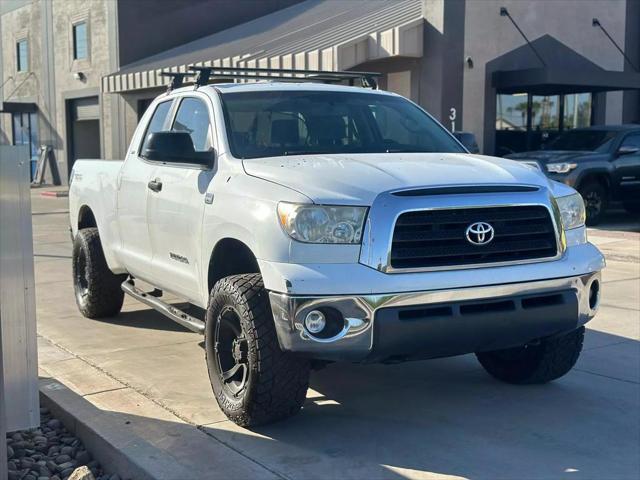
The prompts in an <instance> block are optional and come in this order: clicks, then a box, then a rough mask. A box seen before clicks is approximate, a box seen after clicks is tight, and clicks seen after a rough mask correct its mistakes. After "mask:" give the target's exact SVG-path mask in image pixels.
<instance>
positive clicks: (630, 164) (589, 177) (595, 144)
mask: <svg viewBox="0 0 640 480" xmlns="http://www.w3.org/2000/svg"><path fill="white" fill-rule="evenodd" d="M507 158H510V159H512V160H519V161H522V162H527V163H535V164H536V165H537V166H538V167H539V168H540V169H541V170H542V171H543V172H545V173H546V175H547V176H548V177H549V178H552V179H553V180H557V181H559V182H563V183H566V184H567V185H570V186H572V187H573V188H575V189H576V190H578V191H579V192H580V193H581V194H582V197H583V198H584V201H585V205H586V209H587V225H596V224H597V223H598V222H600V220H601V219H602V216H603V214H604V212H605V210H606V209H607V206H608V204H609V202H610V201H611V200H619V201H622V202H623V204H624V206H625V208H626V209H627V210H628V211H629V212H632V213H636V214H637V213H640V125H616V126H594V127H589V128H579V129H575V130H569V131H567V132H564V133H562V134H561V135H559V136H558V137H556V138H555V139H554V140H553V141H551V142H550V143H549V144H548V145H547V146H546V147H545V149H544V150H537V151H532V152H522V153H514V154H511V155H508V156H507Z"/></svg>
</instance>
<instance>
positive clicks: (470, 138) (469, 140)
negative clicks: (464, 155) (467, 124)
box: [453, 132, 480, 153]
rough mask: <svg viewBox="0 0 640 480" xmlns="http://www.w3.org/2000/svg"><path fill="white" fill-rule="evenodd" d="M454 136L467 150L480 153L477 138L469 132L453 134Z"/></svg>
mask: <svg viewBox="0 0 640 480" xmlns="http://www.w3.org/2000/svg"><path fill="white" fill-rule="evenodd" d="M453 136H454V137H456V138H457V139H458V141H459V142H460V143H461V144H462V145H463V146H464V147H465V148H466V149H467V150H469V152H470V153H480V149H479V148H478V142H477V141H476V136H475V135H474V134H473V133H469V132H453Z"/></svg>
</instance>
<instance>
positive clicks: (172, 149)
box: [142, 132, 214, 166]
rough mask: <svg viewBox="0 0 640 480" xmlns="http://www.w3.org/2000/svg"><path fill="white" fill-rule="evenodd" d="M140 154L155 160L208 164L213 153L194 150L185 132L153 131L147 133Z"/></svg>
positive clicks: (210, 162) (211, 159) (189, 136)
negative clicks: (144, 144) (147, 135)
mask: <svg viewBox="0 0 640 480" xmlns="http://www.w3.org/2000/svg"><path fill="white" fill-rule="evenodd" d="M142 156H143V157H144V158H146V159H149V160H155V161H157V162H167V163H185V164H191V165H203V166H210V165H211V164H212V162H213V156H214V154H213V152H196V151H195V148H194V147H193V141H192V140H191V135H189V134H188V133H187V132H155V133H150V134H149V137H148V138H147V145H146V146H145V148H144V149H143V150H142Z"/></svg>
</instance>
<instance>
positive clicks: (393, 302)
mask: <svg viewBox="0 0 640 480" xmlns="http://www.w3.org/2000/svg"><path fill="white" fill-rule="evenodd" d="M594 282H597V283H596V284H595V286H596V287H598V291H597V298H593V295H592V296H591V297H592V298H590V291H591V289H592V285H593V284H594ZM600 284H601V282H600V272H593V273H588V274H584V275H579V276H574V277H565V278H558V279H552V280H542V281H532V282H523V283H510V284H505V285H492V286H482V287H468V288H457V289H450V290H434V291H424V292H405V293H396V294H384V295H348V296H292V295H287V294H283V293H276V292H270V294H269V295H270V300H271V307H272V310H273V317H274V321H275V326H276V331H277V334H278V340H279V343H280V347H281V348H282V349H283V350H285V351H291V352H297V353H300V354H304V355H307V356H309V357H312V358H320V359H326V360H339V361H355V362H360V361H378V360H384V359H385V357H384V356H385V355H386V354H387V353H393V355H390V356H402V355H403V353H402V352H399V353H398V352H397V350H398V345H400V346H401V345H402V339H398V338H395V339H394V342H395V343H396V344H395V346H394V349H392V351H389V352H387V351H386V350H385V348H380V345H383V344H384V343H385V341H386V340H387V339H389V338H390V337H392V336H395V333H396V331H397V330H399V329H400V330H402V331H403V332H404V333H403V334H404V335H406V341H407V343H408V344H409V343H411V344H412V345H413V346H414V347H415V346H416V345H417V344H420V345H422V346H424V348H417V350H419V351H416V352H414V351H408V350H415V348H413V347H412V349H408V350H407V352H405V353H406V354H407V356H413V355H414V353H419V355H420V356H421V357H422V358H428V357H434V356H449V355H457V354H463V353H471V352H473V351H477V350H473V349H472V350H469V351H465V349H469V348H480V349H482V348H485V349H497V348H508V347H509V346H514V345H518V344H524V343H527V342H528V341H531V340H534V339H535V338H540V337H542V336H547V335H549V334H553V333H560V331H562V330H564V331H568V330H570V329H573V328H577V327H579V326H581V325H583V324H585V323H586V322H588V321H589V320H591V319H592V318H593V316H594V315H595V313H596V311H597V309H598V303H599V295H600V290H599V287H600ZM554 293H557V294H558V295H557V297H556V300H558V299H559V300H558V301H559V302H560V301H561V302H563V304H562V305H560V304H556V305H552V304H551V303H549V305H546V304H543V303H541V301H538V303H537V304H536V303H535V301H536V299H541V298H548V299H553V298H554V296H553V294H554ZM528 299H531V301H529V300H528ZM554 301H555V300H554ZM527 302H528V303H527ZM549 302H551V300H549ZM500 303H501V304H503V305H507V306H509V305H513V308H509V309H507V310H505V311H499V312H498V313H495V312H493V313H492V312H491V311H490V310H491V309H490V308H489V307H491V306H492V305H498V304H500ZM474 305H475V306H476V307H477V306H478V305H480V308H476V307H474ZM482 305H485V306H487V308H484V307H482ZM527 305H531V306H530V307H527ZM536 305H537V307H536ZM407 307H420V310H417V311H418V314H417V316H416V318H414V319H413V320H412V321H411V322H406V321H402V320H398V319H397V318H395V319H394V320H393V321H391V320H390V319H389V316H390V313H394V314H395V313H397V312H401V311H406V310H407ZM433 307H441V308H439V309H438V308H433ZM318 308H333V309H336V310H337V311H339V312H340V313H341V314H342V316H343V318H344V319H345V321H344V328H343V329H342V330H341V331H340V332H339V333H338V334H337V335H334V336H333V337H332V338H329V339H320V338H314V337H313V336H312V335H310V334H309V333H308V332H307V331H306V330H305V328H304V318H305V317H306V315H307V314H308V313H309V312H310V311H311V310H314V309H318ZM536 308H538V309H537V310H536ZM414 309H415V308H414ZM443 309H449V310H443ZM483 310H484V311H485V312H489V313H484V314H482V311H483ZM441 311H445V312H448V315H444V316H442V315H439V314H438V313H439V312H441ZM420 312H425V313H424V315H423V316H424V318H419V317H420V315H421V314H420ZM465 312H471V313H469V314H466V313H465ZM473 312H476V313H475V314H474V313H473ZM396 316H397V315H396ZM414 316H415V315H414ZM383 319H384V323H385V324H386V326H385V327H384V328H382V327H383V325H382V322H383ZM525 321H526V325H525ZM377 322H380V325H379V326H378V328H376V323H377ZM396 327H398V328H396ZM485 327H486V328H485ZM425 328H426V329H425ZM394 330H395V331H394ZM484 332H493V333H492V334H491V335H489V337H490V338H485V339H484V340H482V342H484V343H482V342H480V340H478V342H480V343H477V342H475V343H474V340H473V338H472V337H473V336H478V334H480V335H479V337H482V334H483V333H484ZM503 333H504V338H502V337H503ZM461 335H462V336H464V335H466V336H468V337H469V339H468V340H469V341H468V342H466V344H465V343H464V342H463V344H460V345H458V346H457V347H452V348H451V349H449V348H444V347H446V344H447V342H449V341H450V342H452V345H453V344H458V343H459V342H458V340H459V337H460V336H461ZM532 335H533V336H532ZM535 335H538V336H535ZM494 337H500V338H494ZM529 337H531V338H529ZM436 338H437V345H431V346H430V342H433V341H435V339H436ZM518 342H520V343H518ZM377 350H382V351H377ZM430 350H431V351H430Z"/></svg>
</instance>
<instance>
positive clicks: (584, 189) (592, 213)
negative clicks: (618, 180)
mask: <svg viewBox="0 0 640 480" xmlns="http://www.w3.org/2000/svg"><path fill="white" fill-rule="evenodd" d="M578 191H579V192H580V195H582V198H583V200H584V206H585V209H586V212H587V221H586V223H587V225H589V226H593V225H597V224H598V223H600V221H601V220H602V217H603V216H604V212H605V210H606V209H607V206H608V204H609V196H608V192H607V189H606V188H605V187H604V186H602V184H600V183H598V182H593V181H590V182H588V183H586V184H584V185H582V186H581V187H580V188H579V189H578Z"/></svg>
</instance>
